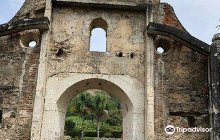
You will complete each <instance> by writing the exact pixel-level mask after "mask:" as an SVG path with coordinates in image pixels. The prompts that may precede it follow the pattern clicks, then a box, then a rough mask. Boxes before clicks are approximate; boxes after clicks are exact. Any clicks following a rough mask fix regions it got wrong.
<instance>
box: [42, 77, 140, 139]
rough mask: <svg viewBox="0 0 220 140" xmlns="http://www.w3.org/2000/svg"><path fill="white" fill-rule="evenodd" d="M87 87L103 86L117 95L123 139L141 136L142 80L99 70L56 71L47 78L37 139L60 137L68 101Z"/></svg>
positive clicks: (61, 136)
mask: <svg viewBox="0 0 220 140" xmlns="http://www.w3.org/2000/svg"><path fill="white" fill-rule="evenodd" d="M61 77H62V78H61ZM63 77H64V78H63ZM65 77H66V78H65ZM88 89H101V90H105V91H107V92H108V93H110V94H111V95H112V96H114V97H116V98H117V99H118V101H119V103H120V104H121V108H122V114H123V136H124V139H126V140H143V139H144V86H143V84H142V83H141V82H139V81H138V80H136V79H134V78H131V77H129V76H115V75H99V74H71V75H68V76H67V75H60V76H58V77H51V78H49V79H48V82H47V92H46V97H45V106H44V113H43V121H42V129H41V139H62V138H63V134H64V123H65V113H66V110H67V107H68V105H69V103H70V101H71V100H72V98H74V97H75V96H76V95H77V94H79V93H80V92H82V91H85V90H88Z"/></svg>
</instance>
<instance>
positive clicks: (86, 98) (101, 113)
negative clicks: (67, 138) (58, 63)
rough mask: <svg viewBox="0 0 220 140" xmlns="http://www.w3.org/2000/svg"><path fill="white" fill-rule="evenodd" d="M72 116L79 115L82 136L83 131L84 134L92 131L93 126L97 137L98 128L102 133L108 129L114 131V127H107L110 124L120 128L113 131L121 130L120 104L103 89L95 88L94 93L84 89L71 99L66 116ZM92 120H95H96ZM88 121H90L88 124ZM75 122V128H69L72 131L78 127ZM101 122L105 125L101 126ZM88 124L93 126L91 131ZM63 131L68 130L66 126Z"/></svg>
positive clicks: (98, 134)
mask: <svg viewBox="0 0 220 140" xmlns="http://www.w3.org/2000/svg"><path fill="white" fill-rule="evenodd" d="M73 116H80V118H81V121H80V129H81V137H83V136H84V131H86V132H85V133H86V134H90V133H92V132H94V128H95V127H96V132H97V137H99V136H100V130H101V133H102V135H103V132H105V133H108V131H114V130H115V129H113V130H112V129H108V128H109V127H111V126H112V127H116V128H118V127H119V128H121V129H117V131H116V132H114V133H118V132H119V133H120V131H122V115H121V110H120V104H119V103H118V102H117V100H116V99H115V98H114V97H111V96H110V95H109V94H108V93H107V92H105V91H101V90H95V93H93V94H91V93H89V92H87V91H86V92H83V93H81V94H79V95H77V96H76V97H75V98H74V99H73V100H72V101H71V103H70V105H69V107H68V109H67V113H66V117H67V118H72V117H73ZM72 120H74V119H72ZM94 120H96V122H95V121H94ZM78 121H79V120H78ZM88 122H90V123H89V124H88ZM75 123H76V128H74V129H73V128H70V129H72V131H73V130H74V131H75V130H76V129H79V127H78V126H79V123H78V122H76V120H75ZM68 124H69V123H67V124H66V125H68ZM103 124H105V125H104V126H105V127H104V126H103ZM88 126H89V127H91V128H93V131H92V132H91V129H88V128H87V127H88ZM103 130H105V131H103ZM107 130H108V131H107ZM65 131H68V132H69V129H68V128H66V126H65Z"/></svg>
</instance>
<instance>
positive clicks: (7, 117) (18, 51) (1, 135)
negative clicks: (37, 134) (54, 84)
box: [0, 30, 40, 140]
mask: <svg viewBox="0 0 220 140" xmlns="http://www.w3.org/2000/svg"><path fill="white" fill-rule="evenodd" d="M32 32H35V33H37V34H38V33H39V31H37V30H33V31H32ZM27 33H28V31H26V32H19V33H17V34H13V35H8V36H5V37H1V38H0V58H1V59H0V65H1V69H0V79H1V80H0V110H3V116H2V117H3V118H2V124H0V139H16V140H18V139H22V140H27V139H29V138H30V131H31V130H30V128H31V123H32V112H33V99H34V93H35V85H36V76H37V68H38V60H39V54H40V46H36V47H34V48H26V47H22V46H21V44H20V39H21V38H22V37H23V36H24V35H25V34H27Z"/></svg>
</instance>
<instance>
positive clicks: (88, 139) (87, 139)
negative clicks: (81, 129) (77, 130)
mask: <svg viewBox="0 0 220 140" xmlns="http://www.w3.org/2000/svg"><path fill="white" fill-rule="evenodd" d="M73 140H81V139H77V138H73ZM83 140H94V138H93V137H84V138H83Z"/></svg>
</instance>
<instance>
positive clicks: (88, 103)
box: [70, 92, 92, 138]
mask: <svg viewBox="0 0 220 140" xmlns="http://www.w3.org/2000/svg"><path fill="white" fill-rule="evenodd" d="M72 102H73V106H72V107H70V110H71V111H73V110H74V112H76V113H78V114H80V116H81V118H82V126H81V137H82V138H83V137H84V121H85V115H86V114H88V113H89V112H90V110H91V108H92V97H91V95H90V94H89V93H86V92H83V93H81V94H79V95H78V96H76V97H75V98H74V99H73V101H72ZM73 108H74V109H73Z"/></svg>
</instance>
